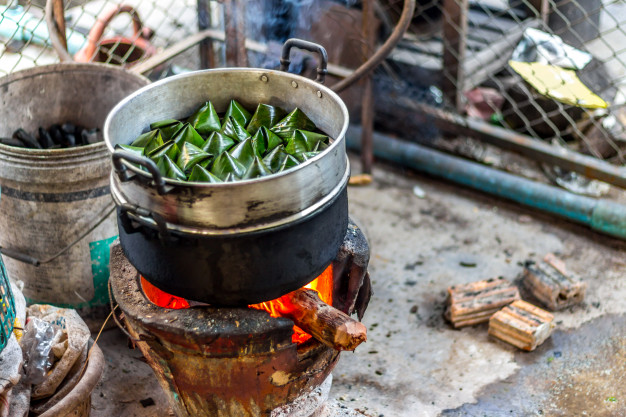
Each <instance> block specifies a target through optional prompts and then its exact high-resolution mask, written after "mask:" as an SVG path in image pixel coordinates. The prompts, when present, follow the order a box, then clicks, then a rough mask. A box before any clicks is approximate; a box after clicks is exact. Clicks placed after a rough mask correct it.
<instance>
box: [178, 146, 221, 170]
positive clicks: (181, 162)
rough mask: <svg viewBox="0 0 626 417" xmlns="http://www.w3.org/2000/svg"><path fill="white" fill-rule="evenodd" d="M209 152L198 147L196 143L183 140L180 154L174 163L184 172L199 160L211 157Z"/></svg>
mask: <svg viewBox="0 0 626 417" xmlns="http://www.w3.org/2000/svg"><path fill="white" fill-rule="evenodd" d="M211 156H212V155H211V154H209V153H207V152H205V151H203V150H202V149H200V148H198V147H197V146H196V145H194V144H192V143H190V142H185V143H184V144H183V147H182V148H181V150H180V155H178V159H177V160H176V165H178V166H179V168H180V169H182V170H183V171H184V172H185V173H189V172H191V170H192V168H193V167H194V165H196V164H198V163H199V162H200V161H203V160H205V159H209V158H211Z"/></svg>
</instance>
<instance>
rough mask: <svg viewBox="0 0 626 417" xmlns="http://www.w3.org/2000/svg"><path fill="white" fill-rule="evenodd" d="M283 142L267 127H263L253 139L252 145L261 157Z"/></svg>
mask: <svg viewBox="0 0 626 417" xmlns="http://www.w3.org/2000/svg"><path fill="white" fill-rule="evenodd" d="M282 143H283V140H282V139H281V138H279V137H278V136H276V135H275V134H274V133H273V132H272V131H271V130H269V129H268V128H266V127H265V126H261V128H260V129H259V130H257V132H256V134H255V135H254V136H253V137H252V144H253V145H254V148H255V149H256V151H257V153H258V154H259V155H265V154H266V153H267V152H270V151H271V150H272V149H274V148H275V147H277V146H279V145H282Z"/></svg>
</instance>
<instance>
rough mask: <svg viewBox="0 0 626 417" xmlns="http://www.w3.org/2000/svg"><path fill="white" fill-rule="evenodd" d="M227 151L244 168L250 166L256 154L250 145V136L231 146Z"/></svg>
mask: <svg viewBox="0 0 626 417" xmlns="http://www.w3.org/2000/svg"><path fill="white" fill-rule="evenodd" d="M228 153H229V154H230V155H231V156H232V157H233V158H235V159H236V160H237V161H239V162H241V164H242V165H243V166H244V167H246V169H247V168H249V167H250V164H251V163H252V161H254V158H255V156H257V153H256V152H255V150H254V147H253V146H252V139H250V138H248V139H246V140H244V141H242V142H239V143H238V144H236V145H235V146H233V148H232V149H231V150H230V151H228Z"/></svg>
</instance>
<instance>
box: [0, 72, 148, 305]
mask: <svg viewBox="0 0 626 417" xmlns="http://www.w3.org/2000/svg"><path fill="white" fill-rule="evenodd" d="M148 83H149V81H148V80H147V79H146V78H144V77H142V76H140V75H137V74H134V73H131V72H129V71H127V70H124V69H122V68H119V67H114V66H108V65H101V64H56V65H49V66H41V67H37V68H32V69H28V70H24V71H19V72H15V73H13V74H10V75H8V76H5V77H3V78H0V111H1V113H2V115H3V123H2V124H0V212H1V213H2V215H1V216H0V246H1V248H2V253H3V255H4V259H5V263H6V269H7V271H8V272H9V274H10V276H11V277H12V278H14V279H18V280H21V281H23V282H24V295H25V296H26V298H27V300H28V301H29V302H36V303H50V304H55V305H59V306H63V307H72V308H77V309H83V310H91V309H94V307H97V306H104V305H105V304H106V301H107V300H108V298H107V292H106V282H107V280H108V276H109V272H108V253H109V244H110V243H111V242H112V241H113V240H114V239H115V237H116V235H117V225H116V219H115V214H114V212H113V211H114V210H113V209H114V204H113V201H112V199H111V196H110V194H109V181H108V176H109V173H110V160H109V154H108V151H107V148H106V146H105V144H104V142H103V141H102V139H101V132H100V129H101V128H102V125H103V124H104V120H105V118H106V115H107V113H108V112H109V110H110V109H111V108H113V106H114V105H115V104H116V103H117V102H119V101H120V100H121V99H123V98H124V97H125V96H127V95H128V94H130V93H132V92H133V91H135V90H137V89H139V88H141V87H143V86H144V85H146V84H148ZM94 310H95V309H94Z"/></svg>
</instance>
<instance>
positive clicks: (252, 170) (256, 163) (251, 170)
mask: <svg viewBox="0 0 626 417" xmlns="http://www.w3.org/2000/svg"><path fill="white" fill-rule="evenodd" d="M271 173H272V171H270V169H269V168H268V167H267V166H265V164H264V163H263V161H262V160H260V159H259V157H258V156H255V157H254V160H253V161H252V163H251V164H250V166H249V167H248V170H247V171H246V173H245V174H243V177H241V179H242V180H248V179H251V178H257V177H262V176H264V175H270V174H271Z"/></svg>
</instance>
